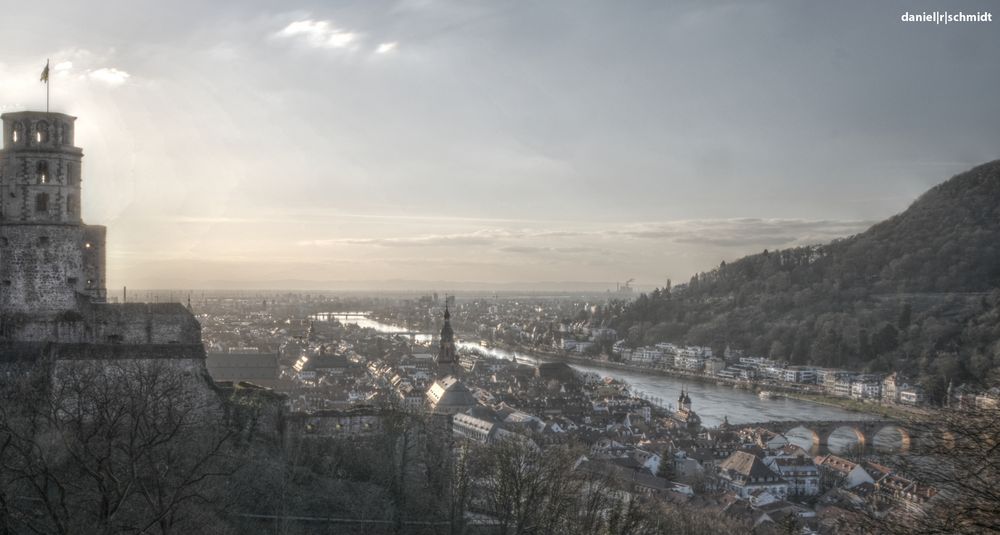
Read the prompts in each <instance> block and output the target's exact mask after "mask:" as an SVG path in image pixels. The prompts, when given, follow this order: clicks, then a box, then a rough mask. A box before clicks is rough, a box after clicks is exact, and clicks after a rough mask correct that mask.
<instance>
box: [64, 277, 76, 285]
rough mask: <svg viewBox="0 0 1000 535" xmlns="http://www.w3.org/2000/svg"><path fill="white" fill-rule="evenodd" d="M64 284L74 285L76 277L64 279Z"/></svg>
mask: <svg viewBox="0 0 1000 535" xmlns="http://www.w3.org/2000/svg"><path fill="white" fill-rule="evenodd" d="M66 282H67V283H68V284H73V285H75V284H76V277H70V278H68V279H66Z"/></svg>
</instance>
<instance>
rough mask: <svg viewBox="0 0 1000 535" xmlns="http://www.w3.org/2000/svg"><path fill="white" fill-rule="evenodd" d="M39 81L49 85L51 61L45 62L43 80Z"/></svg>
mask: <svg viewBox="0 0 1000 535" xmlns="http://www.w3.org/2000/svg"><path fill="white" fill-rule="evenodd" d="M39 81H40V82H45V83H49V60H45V68H44V69H42V78H41V79H40V80H39Z"/></svg>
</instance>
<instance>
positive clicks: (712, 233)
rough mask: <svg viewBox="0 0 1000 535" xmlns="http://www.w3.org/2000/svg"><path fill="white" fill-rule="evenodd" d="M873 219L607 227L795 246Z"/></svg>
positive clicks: (661, 236) (622, 232)
mask: <svg viewBox="0 0 1000 535" xmlns="http://www.w3.org/2000/svg"><path fill="white" fill-rule="evenodd" d="M873 223H874V222H873V221H863V220H808V219H760V218H735V219H694V220H680V221H668V222H662V223H642V224H637V225H630V226H628V227H627V228H624V229H618V230H610V231H608V234H609V235H612V236H623V237H629V238H635V239H647V240H661V241H669V242H673V243H684V244H694V245H697V244H702V245H714V246H718V247H739V246H746V245H765V246H769V247H775V246H788V247H794V246H798V245H806V244H813V243H820V242H825V241H829V240H831V239H834V238H838V237H843V236H849V235H851V234H856V233H858V232H861V231H863V230H865V229H867V228H868V227H870V226H871V225H872V224H873Z"/></svg>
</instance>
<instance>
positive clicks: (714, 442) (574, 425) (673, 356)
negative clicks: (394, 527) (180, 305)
mask: <svg viewBox="0 0 1000 535" xmlns="http://www.w3.org/2000/svg"><path fill="white" fill-rule="evenodd" d="M296 299H302V298H301V297H297V298H296ZM196 303H197V301H196ZM237 303H240V300H239V299H233V300H223V301H217V302H215V303H211V302H209V301H208V300H207V299H206V300H205V301H204V302H202V303H201V304H195V305H194V306H193V308H194V310H195V311H196V313H197V314H198V317H199V319H201V320H202V321H204V322H205V324H206V326H207V327H206V333H207V335H206V338H207V339H208V340H209V343H210V344H211V345H210V347H211V348H212V349H211V354H212V355H214V357H211V358H210V365H209V367H210V369H212V370H214V371H215V372H216V373H218V374H220V376H221V375H226V377H230V378H231V379H232V380H242V381H248V382H253V381H254V380H255V379H257V380H261V381H262V382H263V381H265V380H266V381H269V383H268V386H273V388H274V389H275V390H277V391H279V392H282V393H284V394H285V396H287V399H286V402H285V403H286V405H287V410H288V411H290V421H291V422H295V425H296V426H299V427H298V428H301V429H302V430H303V432H308V433H312V434H316V435H317V436H319V435H322V436H328V437H334V438H336V437H343V438H349V437H352V436H365V434H370V433H373V432H376V431H377V430H379V429H381V427H380V426H381V425H382V424H381V419H380V418H381V416H379V415H380V414H381V413H380V411H382V410H385V409H386V408H391V409H398V410H402V411H405V412H409V413H412V414H415V415H423V416H426V417H429V418H432V419H434V421H437V422H439V424H435V427H433V429H435V430H436V431H435V433H439V434H441V437H442V438H447V439H448V440H450V441H451V443H452V444H454V447H456V448H459V447H488V446H490V445H495V444H501V443H504V442H508V441H513V442H514V443H517V444H520V445H522V446H523V447H526V448H533V449H537V450H541V451H547V450H548V449H550V448H573V449H574V451H579V452H580V454H579V456H578V458H577V460H576V462H575V463H574V467H573V470H576V471H579V472H580V473H581V474H588V475H589V476H593V477H601V478H608V479H609V480H612V481H615V482H616V485H617V486H618V487H619V488H621V489H623V492H627V493H630V494H632V495H635V496H637V497H642V499H652V500H663V501H666V502H670V503H688V502H690V503H691V504H692V506H694V505H695V504H697V507H707V508H708V509H709V510H713V509H714V510H715V511H717V512H718V513H719V514H725V515H728V516H731V517H734V518H742V519H744V520H745V521H746V522H747V523H748V524H749V525H758V526H759V525H762V524H774V525H778V523H780V522H787V521H788V519H793V520H794V521H795V522H796V523H797V524H799V525H800V526H802V527H803V528H807V529H814V530H817V531H820V532H823V531H827V532H832V531H831V529H830V528H829V526H833V525H837V522H838V520H837V519H838V518H840V517H843V516H844V515H853V514H868V513H869V512H870V511H875V510H899V511H906V512H908V514H917V513H919V511H921V510H923V509H924V508H925V507H926V506H927V505H928V504H929V503H933V500H934V499H935V497H936V490H935V489H933V488H931V487H928V486H926V485H923V484H921V483H920V482H919V481H915V480H913V479H911V478H909V477H908V476H907V475H906V474H903V473H898V472H896V471H894V470H893V469H891V468H889V467H888V466H887V465H885V464H877V463H872V462H870V461H868V460H864V459H862V460H860V461H859V460H856V459H855V460H849V459H848V458H846V457H844V456H838V454H834V453H831V452H829V451H807V450H805V449H802V447H800V446H799V445H795V444H793V443H792V442H791V440H790V438H789V437H788V436H785V435H784V434H782V433H780V432H777V431H775V430H772V429H767V428H764V427H755V426H740V425H732V424H730V423H729V422H728V420H726V421H725V422H724V423H723V424H722V425H721V426H719V427H717V428H708V427H705V426H704V425H703V424H702V421H701V418H700V417H699V416H698V414H697V404H698V400H697V399H695V398H694V396H692V395H691V393H690V392H688V391H685V390H681V391H678V392H677V398H676V399H675V401H673V402H672V403H662V402H659V403H654V402H652V401H651V400H648V399H642V398H640V397H636V396H635V395H634V394H633V393H632V392H631V390H630V388H629V386H628V385H626V384H624V383H621V382H619V381H615V380H611V379H608V378H604V377H601V376H600V375H599V374H593V373H587V374H584V373H580V372H577V371H576V370H574V369H573V368H572V367H571V366H569V365H567V364H566V363H564V362H556V361H553V362H542V363H540V364H532V365H528V364H525V363H522V362H517V361H514V360H511V359H509V358H508V359H502V358H493V357H489V356H488V352H480V351H472V349H475V348H469V347H467V346H462V345H461V344H459V342H458V340H457V338H456V335H455V331H456V329H455V327H453V325H455V324H456V323H457V324H458V325H463V324H465V322H466V321H467V319H466V318H463V317H462V315H461V314H460V313H457V311H461V310H464V307H463V306H462V304H461V303H460V302H457V303H456V302H455V301H453V300H448V307H449V308H448V309H447V312H448V316H449V317H448V318H445V317H444V315H445V302H444V301H443V300H440V301H438V302H437V303H435V302H434V301H432V300H428V301H427V302H425V303H424V305H423V306H426V307H427V309H428V316H429V321H431V322H432V325H435V326H436V328H435V329H434V331H433V332H435V333H436V334H435V335H434V336H430V337H428V336H423V335H421V336H419V337H418V336H416V335H412V334H402V335H399V334H393V333H387V332H379V331H377V330H374V329H370V328H363V327H360V326H358V325H355V324H352V323H350V322H347V321H345V322H340V321H338V320H337V319H336V317H333V316H317V315H316V313H315V312H311V313H304V312H301V311H299V312H295V311H290V310H289V309H290V308H291V309H295V308H297V307H295V306H291V303H288V304H283V303H282V300H281V299H277V298H273V297H272V298H271V300H270V301H268V303H267V305H266V307H265V306H264V305H263V303H259V304H257V305H256V306H255V307H256V308H259V309H260V310H257V311H255V312H254V313H253V314H251V315H247V314H245V311H244V312H235V311H233V309H240V308H243V307H254V305H252V304H251V303H250V301H249V300H244V301H243V302H242V304H237ZM319 307H321V305H318V304H314V305H312V306H306V307H301V304H300V310H301V308H305V309H306V311H308V310H316V308H319ZM502 308H503V305H501V304H498V305H497V308H495V309H494V310H500V309H502ZM534 308H539V307H534ZM534 308H532V310H534ZM519 310H520V309H519ZM237 316H239V317H243V318H250V319H248V320H247V319H245V320H244V321H235V318H236V317H237ZM562 325H564V327H563V329H564V330H563V331H558V332H561V333H562V336H561V337H559V338H558V339H559V340H560V345H564V343H565V341H566V340H570V339H572V340H573V342H570V344H573V343H580V342H590V343H592V344H595V345H600V344H603V345H604V346H605V347H606V348H607V349H608V350H609V351H611V352H612V354H620V355H621V356H622V357H623V358H622V362H625V361H626V359H625V358H624V357H626V356H627V360H628V362H629V363H631V364H633V365H641V366H647V367H660V368H671V369H678V370H683V371H684V372H685V373H696V374H706V373H714V374H715V375H716V376H717V377H719V378H724V377H730V378H732V379H734V380H754V381H771V382H773V383H774V384H777V383H788V384H795V385H803V386H806V387H809V388H826V387H827V385H831V387H832V388H834V389H837V388H839V389H843V395H845V396H848V397H850V396H852V395H859V396H861V397H862V398H863V399H871V397H872V396H874V395H875V393H876V392H877V393H878V395H879V396H881V397H882V398H883V399H884V400H885V401H886V402H890V401H891V402H894V403H900V404H902V403H911V402H912V403H918V402H919V401H909V400H910V399H911V398H910V397H909V396H918V395H919V393H918V389H914V387H913V386H912V385H911V384H910V383H909V381H908V380H907V378H906V377H905V376H904V375H903V374H901V373H894V374H888V375H885V376H876V375H872V374H858V373H854V372H850V371H847V370H834V369H822V368H812V367H808V366H786V365H783V364H781V363H778V362H775V361H772V360H770V359H765V358H760V357H754V356H750V355H747V354H746V353H744V352H741V351H738V350H735V349H727V350H726V351H725V352H724V353H723V354H721V355H715V354H714V352H713V351H712V350H711V348H707V347H694V346H690V347H689V346H681V345H677V344H672V343H661V344H657V345H655V346H649V347H639V348H628V347H627V346H626V344H624V343H623V342H622V341H620V340H619V341H617V342H613V340H614V339H615V338H616V333H613V331H612V330H610V329H607V328H603V327H596V328H592V329H590V330H589V331H587V332H588V335H587V336H582V334H581V335H580V337H579V338H575V337H574V336H570V334H572V333H574V332H577V330H578V329H577V327H575V326H574V325H573V324H572V323H566V324H562ZM526 327H527V326H526V325H524V324H522V325H521V326H520V327H519V328H518V329H514V328H513V325H511V324H507V325H506V326H505V327H503V328H502V329H499V330H497V329H495V328H494V329H493V330H491V331H490V332H492V333H500V332H502V333H504V336H508V335H509V336H513V337H517V338H519V339H520V338H522V337H529V338H530V337H532V336H537V335H538V333H539V330H538V329H534V328H526ZM526 333H529V334H526ZM595 335H596V336H597V339H591V338H590V337H591V336H595ZM576 347H577V346H574V349H573V351H577V350H576V349H575V348H576ZM463 348H464V349H463ZM240 375H243V377H239V376H240ZM858 385H861V386H858ZM954 397H955V399H956V400H961V402H962V403H989V402H990V400H991V399H993V398H990V397H989V394H987V395H984V396H979V397H978V398H977V397H975V396H973V395H971V394H965V393H963V391H962V390H961V389H958V388H956V389H955V392H954ZM462 445H465V446H462ZM839 455H844V454H839ZM852 459H853V457H852ZM833 531H835V530H833Z"/></svg>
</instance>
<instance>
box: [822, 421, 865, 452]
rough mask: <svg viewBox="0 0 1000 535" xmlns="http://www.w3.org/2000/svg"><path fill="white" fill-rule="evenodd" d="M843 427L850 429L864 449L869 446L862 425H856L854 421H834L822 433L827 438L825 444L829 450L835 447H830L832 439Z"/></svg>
mask: <svg viewBox="0 0 1000 535" xmlns="http://www.w3.org/2000/svg"><path fill="white" fill-rule="evenodd" d="M842 429H846V430H847V431H849V432H850V433H852V434H853V435H854V438H855V439H856V440H857V447H860V448H861V449H862V450H863V449H865V448H867V447H868V442H869V440H868V437H867V436H866V435H865V432H864V431H863V430H862V429H861V427H860V426H858V425H855V424H854V423H847V422H833V423H831V424H830V425H829V426H827V427H826V429H825V430H824V431H823V433H822V436H823V437H824V439H825V440H824V441H823V445H824V446H825V447H826V449H827V450H828V451H833V448H831V447H830V439H831V438H833V437H834V435H837V434H839V433H838V431H840V430H842ZM838 453H844V452H838Z"/></svg>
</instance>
